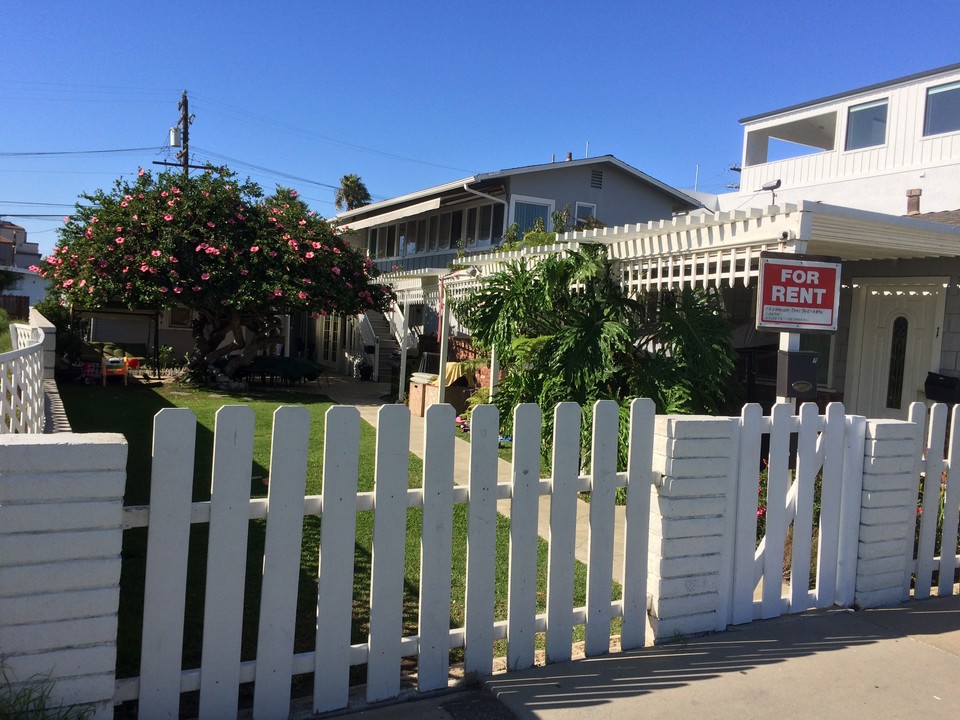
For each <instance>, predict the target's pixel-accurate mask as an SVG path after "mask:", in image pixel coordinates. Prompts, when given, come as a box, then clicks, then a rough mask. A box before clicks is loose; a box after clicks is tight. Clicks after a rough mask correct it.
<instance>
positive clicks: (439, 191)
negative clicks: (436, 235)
mask: <svg viewBox="0 0 960 720" xmlns="http://www.w3.org/2000/svg"><path fill="white" fill-rule="evenodd" d="M599 164H609V165H614V166H616V167H618V168H620V169H621V170H623V171H624V172H626V173H628V174H630V175H633V176H634V177H635V178H637V179H639V180H641V181H643V182H645V183H647V184H649V185H651V186H653V187H654V188H656V189H658V190H660V191H662V192H664V193H666V194H667V195H670V196H672V197H673V198H675V199H676V200H678V201H680V202H681V203H683V204H685V205H688V206H689V207H690V208H691V209H693V208H701V207H703V203H701V202H700V201H699V200H696V199H695V198H692V197H690V196H689V195H687V194H686V193H684V192H681V191H680V190H677V189H676V188H674V187H671V186H670V185H667V184H666V183H663V182H661V181H659V180H657V179H656V178H654V177H653V176H651V175H647V174H646V173H645V172H642V171H641V170H637V169H636V168H635V167H633V166H631V165H628V164H627V163H625V162H623V161H622V160H619V159H617V158H616V157H614V156H613V155H598V156H597V157H592V158H581V159H579V160H563V161H559V162H550V163H543V164H540V165H525V166H521V167H515V168H507V169H505V170H494V171H492V172H485V173H478V174H476V175H471V176H470V177H466V178H462V179H460V180H453V181H452V182H448V183H444V184H443V185H435V186H433V187H429V188H424V189H423V190H417V191H416V192H412V193H408V194H406V195H398V196H397V197H392V198H389V199H388V200H382V201H380V202H376V203H372V204H370V205H364V206H363V207H359V208H355V209H353V210H348V211H346V212H342V213H338V214H337V215H336V216H334V218H333V220H335V221H336V222H338V223H340V224H344V223H349V222H350V221H351V220H355V219H357V218H359V217H364V216H369V215H374V214H377V213H380V212H384V211H387V210H390V209H391V208H396V207H398V206H403V205H408V204H411V203H414V202H416V201H418V200H424V199H426V198H431V197H436V196H439V195H443V194H444V193H451V192H454V191H456V190H459V189H461V188H463V186H464V185H480V184H483V183H485V182H490V181H495V180H497V179H500V178H506V177H512V176H514V175H523V174H525V173H532V172H543V171H549V170H561V169H564V168H569V167H574V166H578V165H599Z"/></svg>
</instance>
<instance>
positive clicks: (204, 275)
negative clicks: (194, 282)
mask: <svg viewBox="0 0 960 720" xmlns="http://www.w3.org/2000/svg"><path fill="white" fill-rule="evenodd" d="M200 279H201V280H209V279H210V273H203V274H202V275H201V276H200Z"/></svg>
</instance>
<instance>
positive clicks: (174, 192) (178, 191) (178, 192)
mask: <svg viewBox="0 0 960 720" xmlns="http://www.w3.org/2000/svg"><path fill="white" fill-rule="evenodd" d="M170 192H172V193H173V194H174V195H179V194H180V188H170Z"/></svg>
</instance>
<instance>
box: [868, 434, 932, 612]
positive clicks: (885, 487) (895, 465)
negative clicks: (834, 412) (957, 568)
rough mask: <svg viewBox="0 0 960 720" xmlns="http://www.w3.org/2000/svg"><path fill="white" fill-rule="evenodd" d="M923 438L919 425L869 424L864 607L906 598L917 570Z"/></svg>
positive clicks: (887, 603)
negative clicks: (919, 455)
mask: <svg viewBox="0 0 960 720" xmlns="http://www.w3.org/2000/svg"><path fill="white" fill-rule="evenodd" d="M922 435H923V427H922V426H920V425H917V424H915V423H909V422H902V421H897V420H868V421H867V428H866V443H865V445H864V458H863V491H862V493H861V501H860V541H859V544H858V550H857V583H856V596H855V602H856V604H857V605H858V606H860V607H864V608H869V607H877V606H880V605H893V604H896V603H899V602H900V601H901V600H902V599H903V587H904V579H905V577H907V574H908V573H910V572H911V571H912V559H913V537H914V531H915V527H916V525H915V524H916V507H917V490H918V487H919V481H920V479H919V477H918V476H917V471H916V467H917V451H918V448H920V447H921V445H922ZM907 548H909V551H907Z"/></svg>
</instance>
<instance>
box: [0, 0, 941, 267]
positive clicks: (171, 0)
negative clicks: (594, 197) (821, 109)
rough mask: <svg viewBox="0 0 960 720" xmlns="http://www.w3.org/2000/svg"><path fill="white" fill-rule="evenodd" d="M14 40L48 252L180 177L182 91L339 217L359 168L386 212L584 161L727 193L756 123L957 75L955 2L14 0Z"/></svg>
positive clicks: (32, 208)
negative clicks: (478, 179) (137, 188)
mask: <svg viewBox="0 0 960 720" xmlns="http://www.w3.org/2000/svg"><path fill="white" fill-rule="evenodd" d="M0 22H2V24H3V26H4V27H5V29H6V32H5V33H4V40H5V42H4V53H3V56H4V61H3V63H0V99H2V107H3V111H2V113H0V215H3V216H5V217H6V218H7V219H10V220H12V221H14V222H17V223H18V224H20V225H23V226H24V227H26V228H27V230H28V231H29V234H30V239H31V240H34V241H37V242H39V243H40V246H41V251H42V252H49V251H50V250H51V249H52V247H53V245H54V243H55V242H56V228H57V226H58V225H59V224H61V223H60V220H59V219H56V218H60V217H62V215H63V214H66V213H67V212H69V210H70V207H72V205H73V203H74V202H75V201H76V199H77V196H78V194H79V193H81V192H84V191H92V190H95V189H97V188H101V187H104V188H105V187H109V186H110V185H112V183H113V181H114V180H116V179H117V178H118V177H120V176H121V175H124V174H131V173H135V172H136V171H137V168H138V167H140V166H142V167H147V168H155V167H156V166H153V165H152V164H151V163H152V162H153V161H155V160H164V159H170V160H172V159H173V157H172V152H171V151H169V150H164V149H163V146H164V144H165V143H166V141H167V134H168V129H169V127H170V126H172V125H174V124H175V123H176V121H177V119H178V110H177V102H178V100H179V98H180V93H181V91H183V90H187V91H188V94H189V97H190V110H191V111H192V112H193V114H195V116H196V119H195V121H194V123H193V125H192V126H191V130H190V132H191V136H190V144H191V150H192V156H193V157H192V159H193V160H194V161H198V162H202V161H204V160H207V159H209V160H213V161H215V162H216V163H218V164H221V163H223V162H224V160H223V158H224V157H227V158H232V159H235V160H239V161H242V162H243V163H246V165H241V164H239V163H237V162H233V161H226V162H227V164H229V165H231V166H232V167H233V168H234V169H235V170H237V171H238V172H239V173H240V174H242V175H249V176H250V177H251V178H252V179H253V180H255V181H256V182H258V183H260V184H261V185H262V186H263V187H264V189H265V190H267V191H270V190H272V189H273V188H274V187H275V186H276V184H278V183H281V184H284V185H286V186H291V187H295V188H296V189H297V190H298V191H299V192H300V193H301V194H302V195H303V196H304V197H305V198H307V199H308V202H309V203H310V204H311V206H312V207H313V208H314V209H316V210H317V211H318V212H319V213H320V214H322V215H331V214H333V212H334V209H333V204H332V199H333V190H332V189H331V188H330V187H327V186H335V185H336V184H337V182H338V179H339V178H340V177H341V176H342V175H344V174H345V173H351V172H353V173H357V174H359V175H360V176H361V178H363V180H364V182H365V183H366V185H367V187H368V188H369V190H370V192H371V193H372V194H373V196H374V198H375V199H382V198H387V197H392V196H394V195H399V194H403V193H406V192H412V191H414V190H418V189H421V188H424V187H428V186H431V185H436V184H440V183H443V182H447V181H450V180H454V179H457V178H460V177H465V176H468V175H471V174H473V173H476V172H486V171H491V170H497V169H501V168H507V167H516V166H520V165H530V164H536V163H541V162H549V161H550V158H551V156H553V155H555V156H556V158H557V159H558V160H559V159H562V158H563V157H564V156H565V154H566V153H567V152H572V153H573V155H574V157H575V158H579V157H583V156H584V155H585V153H586V148H587V143H589V153H590V155H601V154H606V153H610V154H613V155H616V156H617V157H618V158H620V159H621V160H623V161H625V162H627V163H630V164H631V165H633V166H635V167H637V168H639V169H641V170H643V171H644V172H647V173H649V174H650V175H653V176H654V177H656V178H658V179H660V180H662V181H664V182H666V183H668V184H671V185H674V186H676V187H680V188H692V187H693V185H694V181H695V178H696V177H697V166H698V165H699V189H700V190H705V191H709V192H723V191H724V190H725V188H726V185H727V184H728V183H733V182H736V181H737V176H736V175H735V174H734V173H731V172H729V171H728V170H727V168H729V166H730V165H732V164H734V163H737V162H739V160H740V146H741V138H742V131H741V128H740V125H739V123H738V120H739V119H740V118H742V117H746V116H749V115H753V114H757V113H762V112H766V111H769V110H775V109H778V108H781V107H785V106H788V105H792V104H795V103H798V102H803V101H806V100H812V99H815V98H818V97H823V96H826V95H829V94H832V93H835V92H842V91H844V90H850V89H854V88H857V87H861V86H864V85H869V84H872V83H875V82H881V81H884V80H889V79H892V78H896V77H900V76H903V75H908V74H911V73H914V72H919V71H923V70H929V69H932V68H936V67H940V66H943V65H948V64H952V63H955V62H960V39H958V35H957V31H958V29H960V3H958V2H956V0H949V1H948V2H943V1H942V0H940V1H938V2H928V1H926V0H918V1H916V2H911V3H904V2H892V1H890V0H877V1H875V2H870V3H866V2H856V1H850V2H846V3H838V2H835V1H831V2H823V1H821V0H806V1H804V2H798V1H795V0H780V1H779V2H765V1H762V2H724V1H713V0H698V1H696V2H693V1H689V0H674V2H670V3H647V2H625V1H613V2H595V3H586V2H567V1H566V0H559V1H557V2H551V3H523V2H515V1H514V2H503V1H501V0H489V1H488V2H484V3H465V2H449V1H448V2H417V1H416V0H410V1H408V2H403V3H401V2H386V1H381V2H364V1H362V0H358V1H355V2H348V3H331V2H321V1H316V2H306V1H304V0H291V1H289V2H286V3H265V2H252V1H249V2H248V1H246V0H238V1H237V2H229V3H228V2H180V1H179V0H168V2H164V3H138V2H124V3H118V2H96V3H77V2H65V1H61V0H53V1H50V2H37V1H36V0H26V1H21V0H3V1H2V2H0ZM130 148H148V149H146V150H135V151H131V152H123V153H112V154H96V155H81V156H63V155H53V156H40V157H35V156H23V155H12V154H11V153H44V152H61V151H83V150H118V149H130ZM168 156H169V157H168ZM250 165H254V166H260V167H261V168H267V169H269V170H271V171H277V172H279V173H285V174H287V175H293V176H296V177H298V178H303V179H305V180H310V181H313V182H305V181H303V180H292V179H289V178H284V177H281V176H280V175H278V174H275V173H271V172H264V171H263V170H259V169H254V168H251V167H249V166H250ZM22 203H32V204H29V205H28V204H22ZM41 203H42V204H41ZM24 214H36V215H46V214H49V215H55V216H56V218H49V219H42V218H37V219H33V218H24V217H13V216H14V215H24Z"/></svg>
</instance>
